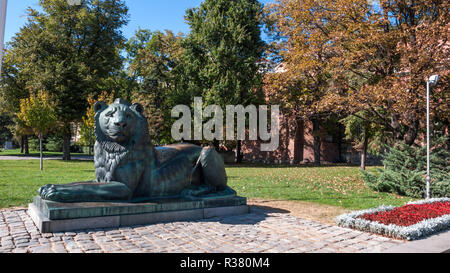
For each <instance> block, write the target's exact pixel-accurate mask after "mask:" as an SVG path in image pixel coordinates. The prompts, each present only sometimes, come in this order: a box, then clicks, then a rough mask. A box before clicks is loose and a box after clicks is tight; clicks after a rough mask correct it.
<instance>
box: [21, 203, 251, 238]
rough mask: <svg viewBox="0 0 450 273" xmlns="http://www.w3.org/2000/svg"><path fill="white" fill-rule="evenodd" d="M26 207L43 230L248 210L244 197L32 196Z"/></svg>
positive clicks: (91, 227)
mask: <svg viewBox="0 0 450 273" xmlns="http://www.w3.org/2000/svg"><path fill="white" fill-rule="evenodd" d="M28 211H29V213H30V215H31V218H32V219H33V221H34V223H35V224H36V226H37V227H38V228H39V229H40V231H41V232H43V233H50V232H66V231H74V230H82V229H93V228H118V227H123V226H134V225H144V224H155V223H162V222H173V221H188V220H199V219H206V218H212V217H217V216H229V215H238V214H244V213H248V211H249V210H248V207H247V199H246V198H243V197H238V196H233V197H224V198H204V199H202V198H199V199H196V200H186V199H160V200H152V201H151V202H147V203H120V202H111V203H109V202H105V203H97V202H96V203H58V202H52V201H47V200H43V199H41V198H40V197H34V201H33V203H31V204H29V208H28Z"/></svg>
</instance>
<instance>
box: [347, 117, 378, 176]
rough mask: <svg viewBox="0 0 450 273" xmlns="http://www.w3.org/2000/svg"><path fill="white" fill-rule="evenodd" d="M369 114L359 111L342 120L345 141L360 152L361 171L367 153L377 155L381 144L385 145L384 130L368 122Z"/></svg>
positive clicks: (364, 168)
mask: <svg viewBox="0 0 450 273" xmlns="http://www.w3.org/2000/svg"><path fill="white" fill-rule="evenodd" d="M368 115H369V113H368V112H365V111H361V112H358V113H356V115H349V116H347V117H346V118H344V119H342V120H341V122H342V123H343V124H344V125H345V135H346V139H347V140H349V141H352V142H353V147H354V148H355V149H357V150H360V151H361V170H363V171H364V170H366V162H367V160H366V159H367V152H368V150H370V151H371V152H372V153H379V152H380V151H381V149H382V147H381V146H382V145H381V143H387V137H386V136H385V132H386V129H385V128H384V127H383V126H380V125H378V124H376V123H373V122H370V119H369V118H368Z"/></svg>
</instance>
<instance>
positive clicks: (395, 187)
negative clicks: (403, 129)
mask: <svg viewBox="0 0 450 273" xmlns="http://www.w3.org/2000/svg"><path fill="white" fill-rule="evenodd" d="M447 140H448V138H446V137H443V138H439V139H438V140H436V141H435V142H434V147H433V148H432V149H431V153H430V176H431V187H430V190H431V195H432V196H433V197H449V196H450V166H449V165H448V159H449V158H450V152H449V150H448V148H447V145H446V141H447ZM383 164H384V165H385V169H376V170H375V171H374V172H371V171H362V178H363V180H364V182H365V183H366V184H367V185H368V186H369V187H370V188H372V189H374V190H377V191H380V192H391V193H396V194H400V195H406V196H410V197H415V198H422V197H424V195H425V188H426V180H425V178H426V146H425V147H414V146H409V145H406V144H404V143H398V145H396V146H395V147H391V148H388V152H387V153H386V154H385V155H384V160H383Z"/></svg>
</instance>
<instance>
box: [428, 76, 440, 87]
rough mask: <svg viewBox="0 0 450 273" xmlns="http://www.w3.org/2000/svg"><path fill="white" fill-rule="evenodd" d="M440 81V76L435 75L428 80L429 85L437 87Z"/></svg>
mask: <svg viewBox="0 0 450 273" xmlns="http://www.w3.org/2000/svg"><path fill="white" fill-rule="evenodd" d="M438 80H439V75H433V76H431V77H430V78H429V79H428V83H429V84H430V85H431V86H433V85H436V84H437V82H438Z"/></svg>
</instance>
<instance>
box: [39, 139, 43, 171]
mask: <svg viewBox="0 0 450 273" xmlns="http://www.w3.org/2000/svg"><path fill="white" fill-rule="evenodd" d="M39 160H40V163H41V164H40V167H41V171H42V170H44V160H43V156H42V133H39Z"/></svg>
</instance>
